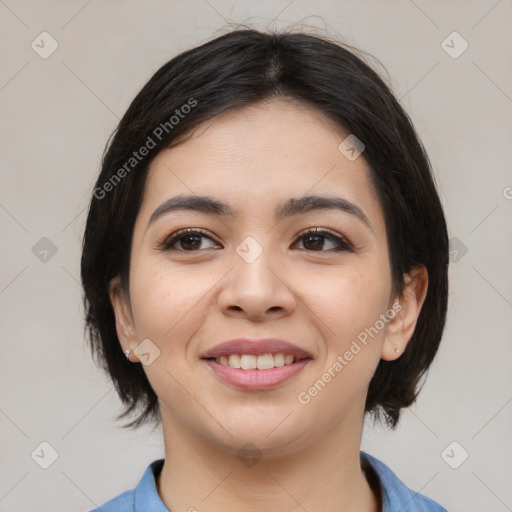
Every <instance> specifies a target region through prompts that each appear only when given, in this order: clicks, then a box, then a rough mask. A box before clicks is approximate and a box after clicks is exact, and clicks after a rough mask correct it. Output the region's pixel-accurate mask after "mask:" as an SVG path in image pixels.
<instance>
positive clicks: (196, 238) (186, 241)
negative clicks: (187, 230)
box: [181, 235, 201, 249]
mask: <svg viewBox="0 0 512 512" xmlns="http://www.w3.org/2000/svg"><path fill="white" fill-rule="evenodd" d="M190 240H195V241H196V242H197V241H198V240H199V244H197V243H196V244H195V245H194V242H192V244H191V245H192V246H194V247H192V249H197V246H198V245H201V241H200V237H198V236H197V235H188V236H185V237H184V238H183V239H182V240H181V246H182V247H183V249H187V247H186V246H187V243H188V242H190ZM189 249H190V247H189Z"/></svg>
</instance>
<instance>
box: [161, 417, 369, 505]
mask: <svg viewBox="0 0 512 512" xmlns="http://www.w3.org/2000/svg"><path fill="white" fill-rule="evenodd" d="M162 423H163V427H164V441H165V453H166V458H165V463H164V466H163V468H162V472H161V474H160V478H159V479H158V485H157V488H158V492H159V495H160V497H161V499H162V501H163V502H164V504H165V505H166V507H167V508H168V509H169V510H170V511H171V512H182V511H191V512H193V511H195V510H197V511H199V510H207V511H208V512H221V511H222V512H231V511H239V510H244V511H247V512H260V511H262V510H264V511H265V512H278V511H279V512H282V511H283V510H287V511H290V512H299V511H300V512H304V510H308V511H309V512H314V511H322V512H339V511H344V512H378V511H379V507H378V501H377V498H376V496H375V494H374V493H373V492H372V490H371V488H370V485H369V483H368V481H367V479H366V477H365V474H364V472H363V471H362V469H361V463H360V451H359V447H360V440H361V428H362V422H361V425H360V426H359V429H358V431H355V432H354V429H353V428H352V429H347V428H346V427H345V426H344V425H338V426H336V427H335V428H333V429H332V431H331V433H330V434H329V435H327V436H319V437H321V438H322V439H321V441H319V442H317V443H315V444H312V445H308V446H307V447H304V448H303V449H301V450H298V451H294V452H293V453H291V454H288V455H281V456H278V457H268V456H264V457H262V458H261V459H259V460H258V461H257V462H256V463H255V460H253V461H247V460H245V464H244V463H243V462H241V460H240V459H239V457H238V456H237V454H236V453H228V452H226V451H225V450H222V449H220V448H219V447H216V446H214V445H212V443H208V442H206V441H205V440H204V439H202V438H200V437H199V436H197V435H195V434H194V433H193V432H191V431H190V430H188V429H184V428H183V426H180V424H179V423H177V422H174V421H172V418H169V417H167V418H165V414H162ZM349 430H350V431H349Z"/></svg>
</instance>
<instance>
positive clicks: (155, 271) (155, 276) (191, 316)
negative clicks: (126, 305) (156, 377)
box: [130, 261, 215, 352]
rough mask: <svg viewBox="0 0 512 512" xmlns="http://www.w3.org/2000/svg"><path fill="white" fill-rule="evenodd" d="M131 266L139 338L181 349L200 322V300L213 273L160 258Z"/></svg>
mask: <svg viewBox="0 0 512 512" xmlns="http://www.w3.org/2000/svg"><path fill="white" fill-rule="evenodd" d="M134 263H135V262H134ZM134 268H136V271H134V272H133V275H132V276H131V279H132V281H131V285H130V292H131V294H132V295H131V296H132V305H133V312H134V318H135V326H136V329H137V335H138V336H139V339H141V340H142V339H145V338H149V339H151V340H152V341H153V342H154V343H156V344H157V345H158V346H159V348H160V350H161V351H167V352H170V351H174V352H176V351H177V350H179V349H182V348H183V345H184V343H185V342H186V341H187V340H188V339H189V338H190V337H191V336H192V335H193V332H194V329H197V327H198V325H199V324H198V322H199V321H198V319H197V315H199V313H200V311H201V303H202V301H204V300H208V298H207V293H208V291H209V290H211V289H212V288H213V286H214V284H215V280H214V279H213V278H212V274H211V273H210V274H209V275H207V274H206V273H204V272H198V271H194V270H191V269H189V268H184V269H179V268H176V267H173V268H170V266H169V265H167V264H166V263H165V262H161V261H160V262H158V261H157V262H154V261H153V262H149V261H148V263H147V264H146V265H141V266H136V264H134Z"/></svg>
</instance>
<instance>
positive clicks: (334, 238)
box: [299, 230, 354, 252]
mask: <svg viewBox="0 0 512 512" xmlns="http://www.w3.org/2000/svg"><path fill="white" fill-rule="evenodd" d="M326 239H327V240H330V242H331V245H334V247H331V248H328V249H327V250H325V249H324V245H325V240H326ZM299 240H302V241H303V246H304V249H306V250H308V251H314V252H330V251H347V252H353V251H354V249H353V248H352V246H351V244H350V243H349V242H348V241H347V240H346V239H345V238H344V237H341V236H338V235H335V234H333V233H331V232H330V231H327V230H310V231H306V232H305V233H302V234H301V235H300V236H299Z"/></svg>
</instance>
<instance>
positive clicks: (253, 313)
mask: <svg viewBox="0 0 512 512" xmlns="http://www.w3.org/2000/svg"><path fill="white" fill-rule="evenodd" d="M233 264H234V267H233V269H232V270H231V272H228V274H227V275H226V277H225V278H224V280H223V286H222V289H221V291H220V293H219V296H218V306H219V308H220V310H221V311H222V312H223V313H224V314H225V315H228V316H233V317H237V318H246V319H247V320H251V321H256V322H258V321H259V322H261V321H265V320H275V319H278V318H281V317H284V316H288V315H290V314H292V313H293V311H294V310H295V308H296V300H297V299H296V297H295V295H294V293H293V291H292V289H291V288H290V286H291V285H292V283H289V282H287V281H288V280H289V279H287V277H286V276H285V275H284V274H285V272H284V271H283V268H282V265H278V264H277V263H276V258H275V256H273V254H272V251H271V250H268V249H267V250H264V251H263V253H262V254H261V255H260V256H259V257H258V258H257V259H256V260H254V261H252V262H249V261H246V260H245V259H243V258H242V257H240V256H239V255H238V254H236V255H235V256H234V263H233ZM280 267H281V270H280Z"/></svg>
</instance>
